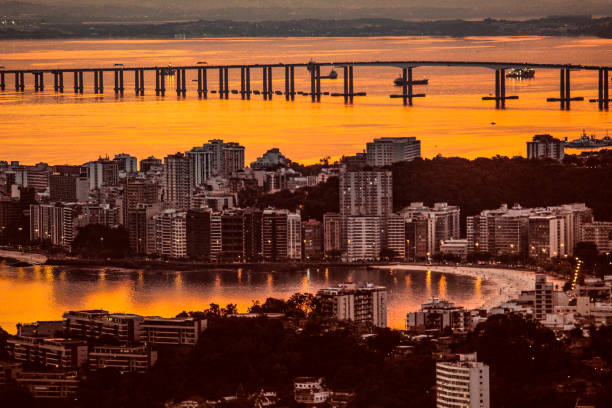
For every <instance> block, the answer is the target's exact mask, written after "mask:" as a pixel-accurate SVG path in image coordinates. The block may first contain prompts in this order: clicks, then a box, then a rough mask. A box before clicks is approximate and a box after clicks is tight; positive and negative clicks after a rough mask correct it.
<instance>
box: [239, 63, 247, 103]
mask: <svg viewBox="0 0 612 408" xmlns="http://www.w3.org/2000/svg"><path fill="white" fill-rule="evenodd" d="M245 98H246V68H245V67H240V99H242V100H244V99H245Z"/></svg>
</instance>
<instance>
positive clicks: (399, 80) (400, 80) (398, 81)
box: [393, 77, 429, 86]
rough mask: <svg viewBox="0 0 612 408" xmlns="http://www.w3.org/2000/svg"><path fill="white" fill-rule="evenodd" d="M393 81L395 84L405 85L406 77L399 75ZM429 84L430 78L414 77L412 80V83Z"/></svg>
mask: <svg viewBox="0 0 612 408" xmlns="http://www.w3.org/2000/svg"><path fill="white" fill-rule="evenodd" d="M406 82H407V81H406ZM393 83H394V84H395V86H403V85H404V78H402V77H397V78H395V80H394V81H393ZM428 84H429V79H413V80H412V85H428Z"/></svg>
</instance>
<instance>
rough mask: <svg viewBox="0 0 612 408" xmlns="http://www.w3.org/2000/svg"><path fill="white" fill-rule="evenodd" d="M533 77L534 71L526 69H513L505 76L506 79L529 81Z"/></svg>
mask: <svg viewBox="0 0 612 408" xmlns="http://www.w3.org/2000/svg"><path fill="white" fill-rule="evenodd" d="M534 76H535V69H533V68H527V67H522V68H514V69H511V70H510V71H509V72H508V73H507V74H506V77H508V78H517V79H529V78H533V77H534Z"/></svg>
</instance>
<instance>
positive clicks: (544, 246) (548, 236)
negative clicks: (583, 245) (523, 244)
mask: <svg viewBox="0 0 612 408" xmlns="http://www.w3.org/2000/svg"><path fill="white" fill-rule="evenodd" d="M527 236H528V237H529V241H528V244H527V245H528V246H529V256H530V257H532V258H536V259H542V260H546V259H550V258H557V257H562V256H564V255H567V252H566V249H567V247H566V245H565V219H564V218H562V217H558V216H555V215H552V214H542V215H531V216H530V217H529V231H528V234H527Z"/></svg>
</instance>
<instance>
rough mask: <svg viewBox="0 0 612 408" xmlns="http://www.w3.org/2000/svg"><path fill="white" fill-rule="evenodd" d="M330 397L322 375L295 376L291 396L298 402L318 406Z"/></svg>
mask: <svg viewBox="0 0 612 408" xmlns="http://www.w3.org/2000/svg"><path fill="white" fill-rule="evenodd" d="M329 397H330V391H329V390H328V389H327V387H326V386H325V385H324V379H323V378H322V377H297V378H296V379H294V380H293V398H294V399H295V402H297V403H298V404H304V405H311V406H318V405H322V404H324V403H325V402H326V401H327V400H328V399H329Z"/></svg>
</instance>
